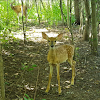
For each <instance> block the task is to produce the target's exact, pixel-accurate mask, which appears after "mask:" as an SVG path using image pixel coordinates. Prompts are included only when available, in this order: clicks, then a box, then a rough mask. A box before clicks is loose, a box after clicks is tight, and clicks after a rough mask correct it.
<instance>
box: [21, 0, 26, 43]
mask: <svg viewBox="0 0 100 100" xmlns="http://www.w3.org/2000/svg"><path fill="white" fill-rule="evenodd" d="M21 2H22V24H23V34H24V44H26V33H25V28H24V17H23V0H21Z"/></svg>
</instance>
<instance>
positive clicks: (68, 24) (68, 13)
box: [67, 0, 70, 28]
mask: <svg viewBox="0 0 100 100" xmlns="http://www.w3.org/2000/svg"><path fill="white" fill-rule="evenodd" d="M69 25H70V24H69V0H67V26H68V28H69Z"/></svg>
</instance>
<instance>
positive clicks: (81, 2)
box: [79, 0, 84, 34]
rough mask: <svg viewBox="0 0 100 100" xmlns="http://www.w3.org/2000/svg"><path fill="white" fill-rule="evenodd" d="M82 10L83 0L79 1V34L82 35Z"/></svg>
mask: <svg viewBox="0 0 100 100" xmlns="http://www.w3.org/2000/svg"><path fill="white" fill-rule="evenodd" d="M83 8H84V7H83V0H80V29H79V33H80V34H83Z"/></svg>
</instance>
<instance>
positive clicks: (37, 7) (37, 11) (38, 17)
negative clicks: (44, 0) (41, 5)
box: [35, 0, 40, 24]
mask: <svg viewBox="0 0 100 100" xmlns="http://www.w3.org/2000/svg"><path fill="white" fill-rule="evenodd" d="M35 4H36V10H37V14H38V20H39V24H40V15H39V12H38V6H37V1H36V0H35Z"/></svg>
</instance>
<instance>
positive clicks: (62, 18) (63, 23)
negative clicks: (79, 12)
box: [60, 0, 64, 25]
mask: <svg viewBox="0 0 100 100" xmlns="http://www.w3.org/2000/svg"><path fill="white" fill-rule="evenodd" d="M60 11H61V18H62V23H63V25H64V16H63V9H62V0H60Z"/></svg>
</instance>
